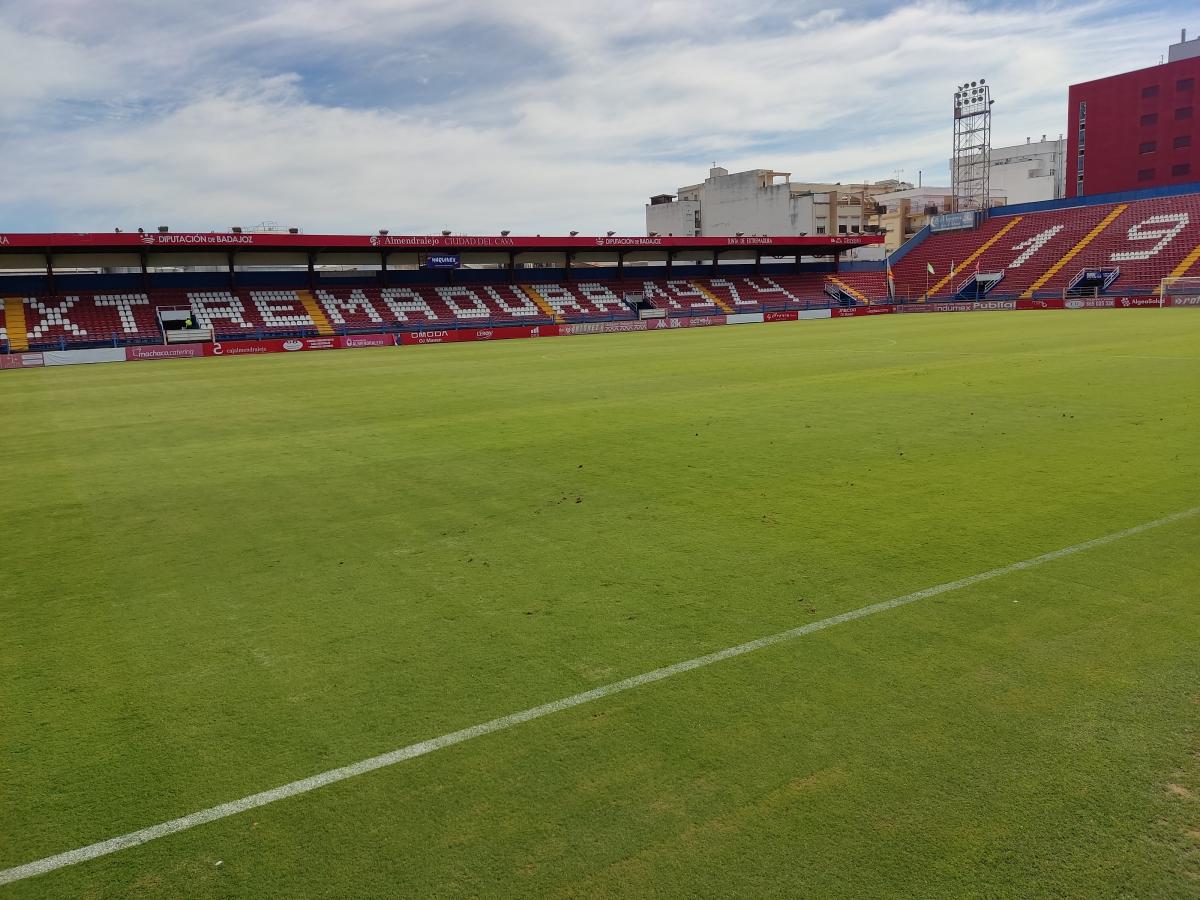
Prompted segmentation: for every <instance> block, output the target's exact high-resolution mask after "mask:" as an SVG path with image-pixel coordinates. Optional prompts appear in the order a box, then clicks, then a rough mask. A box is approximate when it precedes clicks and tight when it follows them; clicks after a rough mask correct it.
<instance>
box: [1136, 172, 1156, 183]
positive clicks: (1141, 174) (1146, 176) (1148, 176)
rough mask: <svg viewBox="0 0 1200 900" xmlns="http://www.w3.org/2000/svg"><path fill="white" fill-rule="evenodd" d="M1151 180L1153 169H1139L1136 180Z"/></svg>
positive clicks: (1152, 178)
mask: <svg viewBox="0 0 1200 900" xmlns="http://www.w3.org/2000/svg"><path fill="white" fill-rule="evenodd" d="M1153 180H1154V170H1153V169H1140V170H1139V171H1138V181H1153Z"/></svg>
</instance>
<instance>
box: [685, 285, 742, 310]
mask: <svg viewBox="0 0 1200 900" xmlns="http://www.w3.org/2000/svg"><path fill="white" fill-rule="evenodd" d="M691 285H692V287H694V288H695V289H696V290H698V291H699V292H700V293H701V294H703V295H704V296H705V297H707V298H708V299H709V300H711V301H712V302H713V304H714V305H716V307H717V308H718V309H720V310H721V312H723V313H731V312H733V307H732V306H730V305H729V304H728V303H726V302H725V301H724V300H722V299H721V298H720V297H718V296H717V295H716V294H714V293H713V292H712V291H710V290H709V289H708V288H706V287H705V286H704V284H703V283H701V282H699V281H693V282H691Z"/></svg>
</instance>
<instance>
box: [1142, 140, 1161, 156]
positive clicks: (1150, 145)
mask: <svg viewBox="0 0 1200 900" xmlns="http://www.w3.org/2000/svg"><path fill="white" fill-rule="evenodd" d="M1157 149H1158V141H1142V142H1141V143H1140V144H1138V153H1140V154H1142V156H1145V155H1146V154H1147V153H1153V152H1154V151H1155V150H1157Z"/></svg>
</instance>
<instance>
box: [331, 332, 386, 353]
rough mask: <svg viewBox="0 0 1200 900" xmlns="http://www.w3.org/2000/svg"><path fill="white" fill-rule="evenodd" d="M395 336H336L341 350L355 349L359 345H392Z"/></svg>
mask: <svg viewBox="0 0 1200 900" xmlns="http://www.w3.org/2000/svg"><path fill="white" fill-rule="evenodd" d="M394 346H396V338H395V336H394V335H391V334H347V335H344V336H343V337H341V338H338V348H339V349H341V350H356V349H358V348H359V347H394Z"/></svg>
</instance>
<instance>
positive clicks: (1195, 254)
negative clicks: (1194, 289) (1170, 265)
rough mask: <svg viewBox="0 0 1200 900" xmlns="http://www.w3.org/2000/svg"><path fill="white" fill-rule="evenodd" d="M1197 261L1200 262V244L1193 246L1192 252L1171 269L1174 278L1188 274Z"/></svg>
mask: <svg viewBox="0 0 1200 900" xmlns="http://www.w3.org/2000/svg"><path fill="white" fill-rule="evenodd" d="M1197 262H1200V244H1197V245H1196V246H1195V247H1193V248H1192V252H1191V253H1189V254H1188V255H1187V256H1185V257H1184V258H1183V259H1182V260H1180V262H1179V265H1177V266H1176V267H1175V268H1174V269H1172V270H1171V277H1172V278H1179V277H1181V276H1183V275H1186V274H1187V273H1188V272H1189V271H1190V270H1191V268H1192V266H1194V265H1195V264H1196V263H1197Z"/></svg>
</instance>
